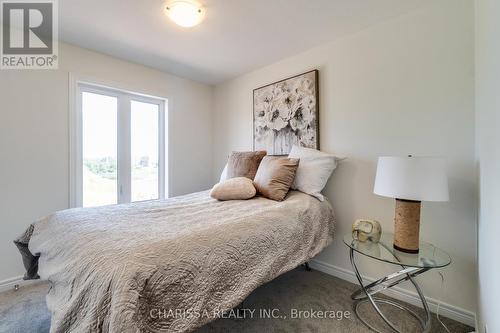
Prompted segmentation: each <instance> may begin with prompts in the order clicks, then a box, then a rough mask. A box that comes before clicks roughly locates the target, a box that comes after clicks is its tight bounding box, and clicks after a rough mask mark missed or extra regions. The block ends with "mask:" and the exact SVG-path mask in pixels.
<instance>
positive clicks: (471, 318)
mask: <svg viewBox="0 0 500 333" xmlns="http://www.w3.org/2000/svg"><path fill="white" fill-rule="evenodd" d="M309 265H310V266H311V268H313V269H316V270H318V271H320V272H323V273H326V274H330V275H333V276H335V277H338V278H340V279H342V280H346V281H349V282H351V283H355V284H358V280H357V279H356V276H355V275H354V272H353V271H350V270H347V269H345V268H341V267H338V266H334V265H332V264H329V263H326V262H322V261H319V260H316V259H313V260H311V262H310V263H309ZM363 279H364V280H365V281H366V282H373V281H375V279H373V278H370V277H366V276H363ZM384 294H385V295H387V296H390V297H393V298H395V299H398V300H400V301H403V302H407V303H410V304H412V305H415V306H418V307H422V303H421V302H420V298H419V297H418V294H417V293H416V292H412V291H409V290H406V289H403V288H401V287H394V288H391V289H387V290H385V291H384ZM425 299H426V300H427V303H428V304H429V308H430V310H431V311H432V312H434V313H435V312H436V309H437V305H438V300H436V299H434V298H431V297H425ZM439 314H440V315H442V316H444V317H448V318H450V319H453V320H456V321H458V322H461V323H463V324H466V325H469V326H471V327H475V324H476V316H475V314H474V313H473V312H470V311H468V310H465V309H462V308H459V307H456V306H454V305H451V304H447V303H443V302H441V305H440V306H439Z"/></svg>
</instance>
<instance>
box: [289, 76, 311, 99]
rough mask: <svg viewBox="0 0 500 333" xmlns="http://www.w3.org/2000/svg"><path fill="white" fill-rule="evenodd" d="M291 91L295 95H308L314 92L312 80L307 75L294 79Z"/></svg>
mask: <svg viewBox="0 0 500 333" xmlns="http://www.w3.org/2000/svg"><path fill="white" fill-rule="evenodd" d="M292 91H293V92H294V93H295V94H297V95H302V96H309V95H313V93H314V82H313V81H312V80H310V79H309V78H307V77H303V78H300V79H298V80H296V82H295V84H294V86H293V88H292Z"/></svg>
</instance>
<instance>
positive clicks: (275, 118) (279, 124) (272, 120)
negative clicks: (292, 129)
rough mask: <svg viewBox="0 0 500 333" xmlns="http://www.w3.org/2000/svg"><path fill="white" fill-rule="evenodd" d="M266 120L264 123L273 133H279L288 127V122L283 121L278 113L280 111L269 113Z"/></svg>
mask: <svg viewBox="0 0 500 333" xmlns="http://www.w3.org/2000/svg"><path fill="white" fill-rule="evenodd" d="M266 118H267V122H266V124H267V127H269V128H270V129H273V130H275V131H279V130H281V129H283V128H285V127H286V126H287V125H288V121H286V120H285V119H283V117H282V114H281V113H280V110H278V109H276V110H274V111H271V112H269V113H268V114H267V115H266Z"/></svg>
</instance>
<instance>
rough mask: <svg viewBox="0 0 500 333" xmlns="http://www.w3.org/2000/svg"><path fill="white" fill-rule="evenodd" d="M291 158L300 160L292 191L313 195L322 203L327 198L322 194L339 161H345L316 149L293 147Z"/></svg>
mask: <svg viewBox="0 0 500 333" xmlns="http://www.w3.org/2000/svg"><path fill="white" fill-rule="evenodd" d="M288 157H289V158H298V159H300V162H299V167H298V168H297V173H296V174H295V180H294V181H293V184H292V189H294V190H299V191H301V192H304V193H307V194H310V195H312V196H313V197H316V198H318V200H320V201H324V200H325V198H324V197H323V195H322V194H321V193H320V192H321V191H322V190H323V188H324V187H325V185H326V182H327V181H328V178H330V175H331V174H332V172H333V170H335V168H336V167H337V161H339V160H341V159H343V158H341V157H337V156H334V155H332V154H327V153H323V152H321V151H319V150H316V149H311V148H304V147H299V146H293V147H292V150H291V151H290V154H289V155H288Z"/></svg>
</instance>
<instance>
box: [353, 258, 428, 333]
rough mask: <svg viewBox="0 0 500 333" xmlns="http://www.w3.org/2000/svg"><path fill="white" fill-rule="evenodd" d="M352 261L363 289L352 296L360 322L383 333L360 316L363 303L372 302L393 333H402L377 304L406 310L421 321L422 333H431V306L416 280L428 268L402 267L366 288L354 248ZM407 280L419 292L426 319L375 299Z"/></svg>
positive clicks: (390, 301) (400, 305) (410, 311)
mask: <svg viewBox="0 0 500 333" xmlns="http://www.w3.org/2000/svg"><path fill="white" fill-rule="evenodd" d="M350 260H351V265H352V267H353V269H354V273H355V275H356V278H357V280H358V282H359V285H360V287H361V289H360V290H358V291H356V292H354V293H353V294H352V296H351V297H352V299H353V300H354V301H355V302H354V312H355V314H356V316H357V317H358V318H359V320H361V321H362V322H363V323H364V324H365V325H366V326H367V327H368V328H370V329H371V330H373V331H375V332H379V333H381V332H380V331H379V330H377V329H375V328H374V327H373V326H371V325H370V324H369V323H368V322H366V321H365V320H364V319H363V318H361V316H360V315H359V311H358V308H359V305H360V304H361V303H365V302H370V303H371V305H372V306H373V308H374V309H375V311H376V312H377V313H378V315H379V316H380V317H381V318H382V320H383V321H384V322H385V323H386V324H387V326H389V327H390V329H391V332H398V333H400V331H399V330H398V329H397V328H396V326H395V325H394V324H393V323H392V322H391V321H390V320H389V319H388V318H387V317H386V316H385V315H384V314H383V313H382V311H381V310H380V308H379V307H378V306H377V303H379V304H388V305H391V306H395V307H397V308H399V309H401V310H405V311H406V312H408V313H409V314H411V315H412V316H413V317H415V318H416V319H417V320H418V321H419V323H420V325H421V326H422V330H423V331H422V332H424V333H426V332H429V330H430V326H431V325H430V324H431V314H430V310H429V306H428V305H427V301H426V300H425V297H424V295H423V293H422V290H421V289H420V287H419V285H418V284H417V282H416V281H415V279H414V277H415V276H417V275H418V274H421V273H423V272H425V271H427V270H428V268H413V267H405V266H403V265H401V267H402V268H403V269H402V270H401V271H399V272H396V273H393V274H390V275H388V276H385V277H383V278H381V279H379V280H377V281H375V282H372V283H370V284H368V285H366V286H365V285H364V284H363V278H362V277H361V274H360V273H359V270H358V268H357V266H356V262H355V260H354V250H353V249H352V248H351V249H350ZM407 280H410V282H411V283H412V284H413V286H414V287H415V290H416V291H417V293H418V295H419V297H420V300H421V302H422V306H423V307H424V311H425V318H421V317H420V316H418V315H417V314H416V313H415V312H414V311H412V310H411V309H409V308H408V307H406V306H404V305H402V304H400V303H398V302H395V301H392V300H387V299H382V298H377V297H374V295H375V294H377V293H379V292H381V291H383V290H386V289H388V288H391V287H393V286H395V285H398V284H399V283H401V282H403V281H407Z"/></svg>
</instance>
